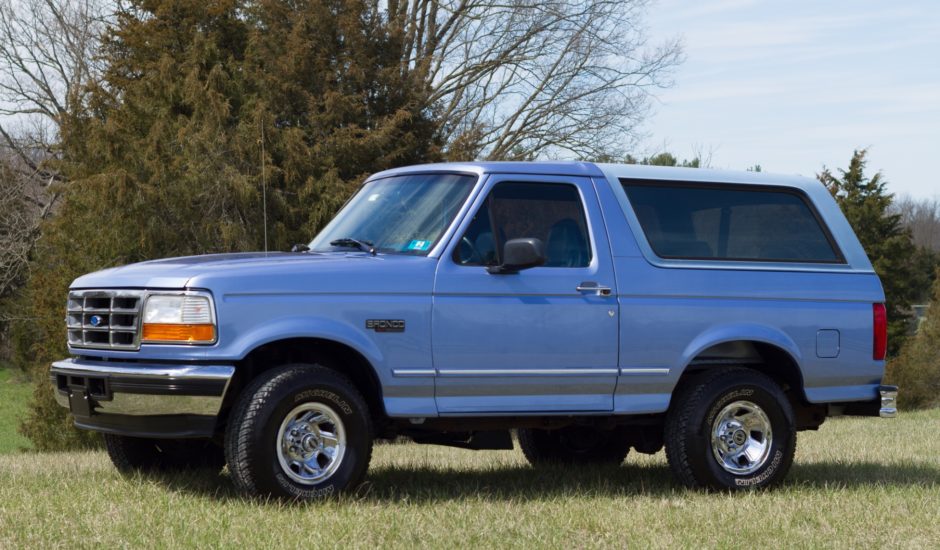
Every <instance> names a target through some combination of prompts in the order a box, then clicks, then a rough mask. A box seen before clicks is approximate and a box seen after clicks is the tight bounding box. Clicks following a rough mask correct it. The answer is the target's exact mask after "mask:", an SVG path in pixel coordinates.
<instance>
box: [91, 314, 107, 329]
mask: <svg viewBox="0 0 940 550" xmlns="http://www.w3.org/2000/svg"><path fill="white" fill-rule="evenodd" d="M88 322H89V323H91V326H93V327H100V326H101V323H103V322H104V317H102V316H101V315H92V316H91V318H89V319H88Z"/></svg>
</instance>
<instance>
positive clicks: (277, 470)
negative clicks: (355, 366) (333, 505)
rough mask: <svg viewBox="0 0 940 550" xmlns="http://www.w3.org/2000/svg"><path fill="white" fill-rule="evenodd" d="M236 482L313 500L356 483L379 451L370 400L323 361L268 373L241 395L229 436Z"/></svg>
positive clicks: (253, 491) (247, 489) (247, 488)
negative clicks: (375, 447)
mask: <svg viewBox="0 0 940 550" xmlns="http://www.w3.org/2000/svg"><path fill="white" fill-rule="evenodd" d="M225 452H226V457H227V458H228V464H229V470H230V471H231V474H232V479H233V481H234V483H235V486H236V488H238V489H239V490H240V491H241V492H243V493H246V494H250V495H271V496H275V497H281V498H289V499H300V500H309V499H315V498H321V497H325V496H329V495H333V494H336V493H339V492H342V491H343V490H345V489H348V488H351V487H354V486H355V485H357V484H358V483H359V482H360V481H361V480H362V477H363V476H364V475H365V472H366V470H367V469H368V467H369V460H370V458H371V456H372V423H371V418H370V416H369V410H368V408H367V406H366V403H365V400H364V399H363V397H362V395H361V394H360V393H359V391H358V390H357V389H356V388H355V386H353V384H352V382H350V381H349V380H348V379H347V378H346V377H344V376H342V375H341V374H339V373H337V372H336V371H333V370H330V369H327V368H325V367H322V366H317V365H302V364H295V365H287V366H284V367H280V368H278V369H274V370H272V371H269V372H267V373H264V374H263V375H261V376H260V377H259V378H258V379H257V380H255V381H254V382H253V383H252V384H251V385H250V386H249V387H248V388H246V389H245V391H244V392H242V395H241V396H240V397H239V398H238V401H237V403H236V404H235V407H234V409H233V410H232V415H231V418H230V419H229V423H228V427H227V429H226V437H225Z"/></svg>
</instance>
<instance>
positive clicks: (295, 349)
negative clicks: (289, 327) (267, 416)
mask: <svg viewBox="0 0 940 550" xmlns="http://www.w3.org/2000/svg"><path fill="white" fill-rule="evenodd" d="M290 363H309V364H319V365H322V366H324V367H326V368H329V369H331V370H335V371H337V372H339V373H341V374H343V375H344V376H346V377H348V378H349V379H350V380H351V381H352V383H353V384H354V385H355V386H356V388H358V389H359V391H360V392H361V393H362V395H363V397H364V398H365V400H366V404H367V405H368V406H369V411H370V413H371V415H372V419H373V422H375V423H376V425H377V426H380V425H381V423H382V422H384V419H385V418H386V412H385V404H384V400H383V392H382V383H381V381H380V379H379V376H378V374H377V372H376V370H375V367H374V365H373V363H372V361H371V360H370V359H369V358H368V357H367V356H366V354H365V353H363V352H362V351H360V350H359V349H357V348H356V347H354V346H353V345H351V344H349V343H348V342H342V341H340V340H337V339H334V338H330V337H324V336H290V337H284V338H280V339H277V340H269V341H265V342H262V343H259V344H258V345H256V346H255V347H254V348H252V349H251V350H250V351H249V352H248V353H247V354H245V356H244V357H243V358H242V359H241V360H239V361H237V362H236V368H235V376H234V377H233V379H232V383H231V385H230V387H229V389H228V391H227V392H226V396H225V402H224V404H223V411H226V412H227V410H228V409H229V408H230V407H231V405H232V404H233V403H234V402H235V400H236V399H237V398H238V396H239V394H241V392H242V390H243V389H244V388H245V387H246V386H247V385H248V384H249V383H250V382H251V381H252V380H254V379H255V378H257V377H258V376H259V375H260V374H262V373H264V372H266V371H268V370H270V369H273V368H276V367H278V366H282V365H286V364H290Z"/></svg>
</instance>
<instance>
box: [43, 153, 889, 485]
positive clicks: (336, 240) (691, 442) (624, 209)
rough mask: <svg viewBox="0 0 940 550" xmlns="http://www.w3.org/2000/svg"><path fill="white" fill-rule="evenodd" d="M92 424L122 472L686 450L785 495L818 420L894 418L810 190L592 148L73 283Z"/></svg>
mask: <svg viewBox="0 0 940 550" xmlns="http://www.w3.org/2000/svg"><path fill="white" fill-rule="evenodd" d="M67 309H68V313H67V333H68V343H69V350H70V352H71V354H72V357H71V358H69V359H65V360H62V361H59V362H56V363H54V364H53V365H52V369H51V376H52V383H53V384H54V385H55V390H56V396H57V398H58V400H59V402H60V403H61V404H62V406H64V407H68V408H69V409H70V410H71V412H72V414H73V415H74V418H75V424H76V426H78V427H80V428H85V429H90V430H96V431H99V432H102V433H104V434H105V440H106V443H107V448H108V451H109V453H110V456H111V458H112V460H113V461H114V463H115V465H116V466H117V467H118V468H119V469H121V470H123V471H128V470H148V469H163V468H188V467H194V466H213V467H216V468H221V466H222V465H223V464H225V463H227V464H228V467H229V470H230V472H231V477H232V479H233V481H234V483H235V485H236V486H237V487H238V488H239V489H240V490H242V491H243V492H245V493H246V494H264V495H275V496H280V497H286V498H292V499H310V498H316V497H320V496H324V495H329V494H332V493H336V492H339V491H342V490H344V489H347V488H350V487H352V486H354V485H356V484H357V483H359V482H360V480H361V479H362V478H363V476H364V475H365V473H366V470H367V468H368V464H369V459H370V456H371V453H372V443H373V440H374V439H375V438H392V437H400V436H406V437H410V438H412V439H413V440H414V441H416V442H419V443H434V444H443V445H453V446H459V447H464V448H469V449H511V448H513V438H512V436H511V430H516V431H517V440H518V442H519V445H520V446H521V448H522V451H523V453H524V454H525V456H526V458H527V459H528V460H529V461H530V462H531V463H532V465H533V466H541V465H543V464H547V463H579V462H580V463H611V464H618V463H620V462H622V461H623V460H624V458H625V457H626V455H627V453H628V451H629V450H630V448H631V447H632V448H633V449H634V450H636V451H638V452H642V453H655V452H657V451H659V450H660V449H662V448H663V447H664V446H665V448H666V456H667V458H668V461H669V464H670V467H671V468H672V470H673V471H674V473H675V475H676V476H677V478H678V479H679V480H680V481H681V482H682V483H683V484H685V485H687V486H690V487H708V488H713V489H721V490H725V489H731V490H735V489H753V488H761V487H767V486H770V485H773V484H775V483H778V482H780V481H781V480H782V479H783V478H784V476H785V475H786V472H787V470H788V469H789V467H790V464H791V462H792V461H793V454H794V451H795V446H796V433H797V431H799V430H815V429H817V428H818V427H819V426H820V425H821V424H822V423H823V421H824V420H825V418H826V417H827V416H832V415H840V414H848V415H863V416H879V415H880V416H882V417H890V416H894V415H895V414H896V413H895V408H894V399H895V397H896V392H897V388H895V387H890V386H883V385H881V381H882V375H883V371H884V355H885V345H886V326H885V325H886V319H885V308H884V294H883V291H882V288H881V284H880V282H879V280H878V277H877V275H875V273H874V271H873V270H872V266H871V263H870V262H869V261H868V258H867V257H866V255H865V251H864V250H863V249H862V247H861V245H860V244H859V242H858V240H857V239H856V237H855V235H854V233H853V232H852V229H851V227H850V226H849V224H848V223H847V222H846V219H845V217H844V216H843V215H842V213H841V212H840V211H839V207H838V206H837V205H836V203H835V202H834V201H833V199H832V197H831V196H830V195H829V193H828V192H827V191H826V189H824V188H823V186H822V185H821V184H819V183H818V182H816V181H815V180H810V179H805V178H799V177H790V176H774V175H767V174H759V173H736V172H718V171H711V170H696V169H679V168H658V167H644V166H619V165H600V164H591V163H468V164H438V165H425V166H412V167H406V168H400V169H396V170H390V171H387V172H382V173H380V174H376V175H374V176H372V177H371V178H369V179H368V180H367V181H366V182H365V184H364V185H363V186H362V188H361V189H360V190H359V192H358V193H357V194H356V195H355V196H354V197H353V198H352V199H351V200H350V201H349V203H348V204H347V205H346V206H345V207H344V208H343V209H342V211H341V212H340V213H339V214H338V215H337V217H336V218H335V219H334V220H333V221H332V222H331V223H330V224H329V225H328V226H327V227H326V228H325V229H324V230H323V231H322V232H321V233H320V234H319V235H317V237H316V238H315V239H313V241H312V242H311V243H309V245H298V246H297V247H295V249H294V251H292V252H289V253H287V252H279V253H252V254H225V255H208V256H197V257H190V258H174V259H167V260H157V261H151V262H144V263H140V264H135V265H129V266H125V267H119V268H114V269H108V270H105V271H100V272H98V273H92V274H90V275H85V276H83V277H80V278H78V279H77V280H76V281H75V282H74V283H73V284H72V287H71V289H70V291H69V296H68V308H67Z"/></svg>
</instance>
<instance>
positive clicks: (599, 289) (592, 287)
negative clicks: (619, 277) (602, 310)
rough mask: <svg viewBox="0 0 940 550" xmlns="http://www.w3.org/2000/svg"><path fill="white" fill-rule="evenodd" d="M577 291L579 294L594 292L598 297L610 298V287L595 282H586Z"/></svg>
mask: <svg viewBox="0 0 940 550" xmlns="http://www.w3.org/2000/svg"><path fill="white" fill-rule="evenodd" d="M575 290H577V291H578V292H593V293H594V294H595V295H597V296H610V287H609V286H601V285H599V284H597V283H595V282H594V281H584V282H583V283H581V284H579V285H578V286H577V287H576V288H575Z"/></svg>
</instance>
